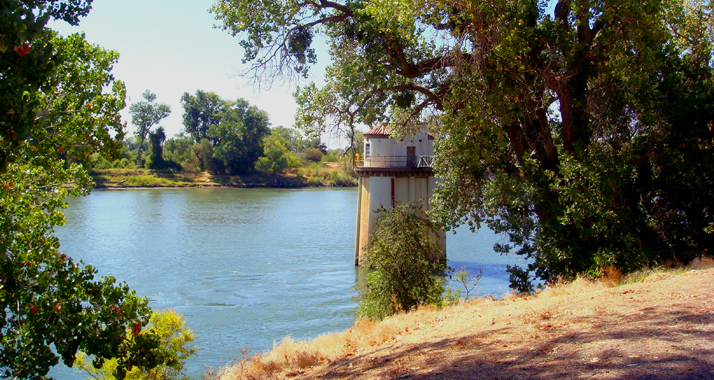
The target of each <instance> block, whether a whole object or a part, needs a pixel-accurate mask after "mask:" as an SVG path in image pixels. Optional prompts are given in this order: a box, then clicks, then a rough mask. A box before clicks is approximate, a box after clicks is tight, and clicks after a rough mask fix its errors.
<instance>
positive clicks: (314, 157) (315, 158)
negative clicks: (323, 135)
mask: <svg viewBox="0 0 714 380" xmlns="http://www.w3.org/2000/svg"><path fill="white" fill-rule="evenodd" d="M305 159H306V160H308V161H312V162H320V160H322V152H321V151H320V149H317V148H306V149H305Z"/></svg>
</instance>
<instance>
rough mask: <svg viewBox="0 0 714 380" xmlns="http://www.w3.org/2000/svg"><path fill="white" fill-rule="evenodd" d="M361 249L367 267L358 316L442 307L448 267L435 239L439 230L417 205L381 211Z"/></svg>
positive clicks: (409, 204)
mask: <svg viewBox="0 0 714 380" xmlns="http://www.w3.org/2000/svg"><path fill="white" fill-rule="evenodd" d="M378 212H379V213H381V216H380V217H379V219H378V220H377V224H376V226H375V231H374V232H373V233H372V236H371V237H370V242H369V244H367V246H366V247H365V249H366V250H367V257H368V261H369V265H370V267H371V268H372V269H373V271H372V272H370V273H369V274H368V275H367V281H366V283H365V285H364V289H362V295H361V297H362V299H361V302H360V306H359V309H358V313H359V314H360V315H361V316H364V317H368V318H375V319H383V318H385V317H387V316H389V315H393V314H396V313H398V312H400V311H410V310H413V309H416V308H417V306H419V305H422V304H432V305H436V304H440V303H441V301H442V294H443V292H444V281H443V280H442V279H440V278H438V275H440V274H442V273H443V272H444V271H445V270H446V269H447V267H446V258H445V257H443V255H442V254H441V251H440V249H439V243H438V241H437V239H436V236H438V229H437V228H436V226H435V225H434V224H433V223H432V222H431V221H430V220H429V219H427V218H425V217H424V216H423V212H422V211H421V208H420V206H419V204H418V203H417V202H410V203H403V204H401V205H398V206H396V207H394V208H393V209H391V210H386V209H384V207H382V208H381V209H380V210H379V211H378Z"/></svg>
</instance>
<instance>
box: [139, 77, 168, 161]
mask: <svg viewBox="0 0 714 380" xmlns="http://www.w3.org/2000/svg"><path fill="white" fill-rule="evenodd" d="M142 96H143V97H144V100H145V101H143V102H138V103H134V104H132V105H131V106H130V107H129V113H130V114H131V123H132V124H134V125H135V126H136V131H135V132H134V133H136V135H137V136H138V137H139V149H138V150H137V157H136V166H137V167H139V168H140V167H141V148H142V147H143V146H144V140H146V136H147V135H148V134H149V131H150V130H151V127H153V126H154V125H155V124H158V123H159V121H161V119H163V118H166V117H167V116H169V115H170V114H171V107H169V105H168V104H164V103H160V104H156V103H154V101H156V94H154V93H153V92H151V91H149V90H146V91H144V93H143V94H142Z"/></svg>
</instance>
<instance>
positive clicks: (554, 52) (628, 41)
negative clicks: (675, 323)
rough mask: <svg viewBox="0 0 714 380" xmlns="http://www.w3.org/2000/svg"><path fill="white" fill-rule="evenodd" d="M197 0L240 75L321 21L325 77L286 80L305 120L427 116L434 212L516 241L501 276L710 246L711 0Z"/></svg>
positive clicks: (522, 283) (291, 46) (341, 125)
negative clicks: (437, 183) (206, 1)
mask: <svg viewBox="0 0 714 380" xmlns="http://www.w3.org/2000/svg"><path fill="white" fill-rule="evenodd" d="M212 11H213V12H214V14H215V16H216V18H217V20H218V21H220V22H221V23H222V28H223V29H225V30H226V31H228V32H229V33H231V34H232V35H234V36H239V38H240V39H241V44H242V46H243V47H244V48H245V51H246V55H245V60H246V61H248V62H251V63H252V66H251V71H249V72H246V73H245V74H247V75H252V77H253V78H255V79H256V80H268V81H270V80H271V79H272V78H274V77H276V76H279V75H282V76H283V77H288V78H290V77H291V73H297V74H303V73H305V72H306V71H305V70H306V65H309V64H310V63H312V59H311V57H312V55H311V54H312V50H311V49H312V47H311V44H310V42H311V41H312V40H314V38H312V36H314V35H316V34H321V35H322V36H324V37H325V38H326V39H327V42H328V44H329V47H330V54H331V56H332V59H333V61H332V64H331V65H330V67H329V68H328V70H327V74H326V78H325V85H324V86H323V87H321V88H318V87H317V86H316V85H314V84H310V85H307V86H304V87H302V88H301V89H299V90H298V91H297V92H296V95H295V96H296V100H297V101H298V103H299V104H300V106H301V107H300V108H301V109H300V111H299V113H298V116H297V120H296V121H297V123H298V125H300V126H301V127H302V128H303V129H305V130H306V131H307V132H312V133H317V132H323V131H326V130H332V131H341V132H342V133H345V134H347V135H348V136H354V135H355V133H354V131H355V127H356V125H359V124H360V123H364V124H367V125H372V124H374V123H377V122H389V123H390V128H392V130H394V131H397V132H399V133H409V132H410V131H411V130H412V129H413V128H417V127H419V126H420V125H421V124H424V123H425V124H428V126H429V128H430V129H431V130H432V132H434V133H435V134H436V135H437V137H438V138H437V140H436V141H437V143H436V148H435V150H436V160H435V170H436V171H437V174H438V176H439V177H441V178H442V180H443V183H442V185H441V187H440V188H439V189H438V191H437V193H436V195H435V197H434V199H432V203H433V205H434V206H435V213H434V216H436V217H438V219H439V220H440V221H441V222H442V223H443V224H445V225H446V226H450V227H454V226H458V225H460V224H463V223H468V224H470V225H471V226H472V227H474V228H477V227H479V226H480V225H481V224H482V223H486V224H487V225H488V226H489V227H490V228H491V229H493V230H494V231H496V232H498V233H502V234H504V235H505V236H506V237H507V238H508V239H507V241H506V242H505V243H503V244H499V245H498V246H497V247H496V249H497V250H498V251H500V252H504V253H516V254H520V255H525V256H526V257H528V258H529V259H530V260H529V262H530V264H529V265H528V266H527V267H524V268H517V267H514V268H510V271H511V274H512V285H513V286H514V287H516V288H518V289H521V290H528V289H530V288H531V283H530V280H531V279H532V278H533V277H538V278H541V279H543V280H546V281H551V280H554V279H556V278H558V277H566V278H570V277H573V276H575V275H577V274H580V273H589V274H593V275H596V274H598V272H599V271H600V270H602V268H605V267H608V266H614V267H617V268H620V269H622V270H623V271H630V270H634V269H636V268H638V267H641V266H645V265H656V264H659V263H663V262H667V261H670V260H674V261H688V260H691V259H692V258H694V257H695V256H697V255H702V254H704V255H712V254H714V253H713V252H712V250H711V247H714V235H713V234H711V233H708V232H707V231H711V226H712V225H713V223H714V214H713V213H712V211H711V210H712V209H713V206H714V205H713V204H712V202H714V201H713V200H714V186H712V177H713V174H714V154H712V153H713V151H712V150H713V149H714V127H713V125H714V108H713V107H712V104H714V102H712V100H714V99H713V97H714V83H713V82H712V39H713V37H712V36H713V35H714V34H713V33H712V3H711V2H708V1H690V2H686V3H682V2H679V1H675V0H645V1H638V2H633V1H629V0H608V1H597V2H592V1H584V0H557V1H556V0H552V1H538V0H515V1H513V0H494V1H488V2H476V1H469V0H447V1H431V0H419V1H416V0H398V1H388V2H387V1H382V0H365V1H356V2H355V1H307V2H304V1H295V0H282V1H274V2H270V3H265V2H262V1H255V0H218V1H217V2H216V4H215V5H214V6H213V8H212ZM307 36H310V38H307ZM311 38H312V39H311ZM296 41H298V42H299V43H296ZM303 58H304V59H303Z"/></svg>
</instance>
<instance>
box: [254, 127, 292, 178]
mask: <svg viewBox="0 0 714 380" xmlns="http://www.w3.org/2000/svg"><path fill="white" fill-rule="evenodd" d="M287 146H288V142H287V141H285V139H284V138H282V137H281V136H280V133H278V132H277V131H273V132H272V133H271V134H270V135H269V136H267V137H265V139H263V149H264V152H265V153H264V155H263V156H262V157H260V158H258V161H257V162H256V163H255V168H256V169H258V170H260V171H262V172H266V173H269V174H278V173H282V171H283V170H285V169H287V168H296V167H298V166H300V160H299V159H298V158H297V156H296V155H295V154H294V153H293V152H291V151H290V150H289V149H288V148H287Z"/></svg>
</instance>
